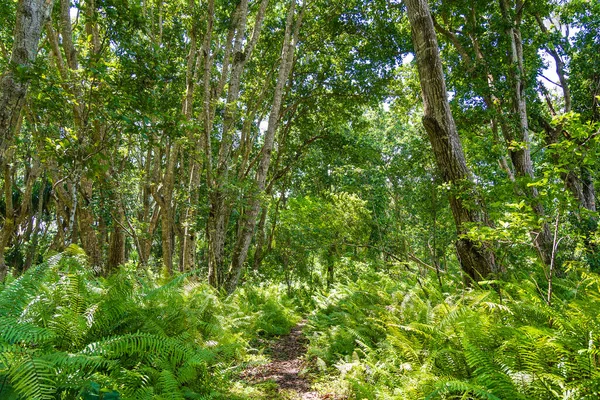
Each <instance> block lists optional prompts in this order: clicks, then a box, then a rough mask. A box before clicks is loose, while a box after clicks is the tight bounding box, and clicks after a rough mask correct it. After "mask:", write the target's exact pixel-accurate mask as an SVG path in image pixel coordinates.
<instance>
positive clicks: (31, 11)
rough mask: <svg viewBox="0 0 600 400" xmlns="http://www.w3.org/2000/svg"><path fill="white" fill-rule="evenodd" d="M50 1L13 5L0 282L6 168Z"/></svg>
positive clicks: (0, 276) (9, 213)
mask: <svg viewBox="0 0 600 400" xmlns="http://www.w3.org/2000/svg"><path fill="white" fill-rule="evenodd" d="M53 4H54V1H53V0H20V1H19V3H18V5H17V14H16V23H15V30H14V41H13V47H12V53H11V57H10V61H9V66H8V70H7V71H5V72H4V73H3V74H2V76H1V77H0V168H1V169H2V171H3V173H4V195H5V199H6V211H5V216H4V225H3V227H2V233H1V234H0V282H2V281H4V277H5V276H6V263H5V259H4V248H5V247H6V246H7V245H8V242H9V240H10V238H11V236H12V235H13V229H14V227H15V215H14V213H15V210H14V206H13V204H12V177H11V168H10V166H9V164H10V162H11V161H12V160H11V156H12V153H13V151H12V150H11V146H12V145H13V143H12V142H13V137H14V135H15V131H16V130H17V129H18V127H19V126H20V123H21V118H22V114H21V112H22V110H23V104H24V101H25V96H26V95H27V88H28V86H29V81H30V77H31V71H30V68H31V66H32V64H33V62H34V61H35V59H36V56H37V53H38V44H39V41H40V36H41V34H42V29H43V27H44V24H45V22H46V20H47V19H48V17H49V15H50V12H51V11H52V6H53Z"/></svg>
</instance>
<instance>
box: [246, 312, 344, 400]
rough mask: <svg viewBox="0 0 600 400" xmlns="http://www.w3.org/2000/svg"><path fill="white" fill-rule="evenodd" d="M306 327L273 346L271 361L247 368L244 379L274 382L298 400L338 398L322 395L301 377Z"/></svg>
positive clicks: (296, 330) (270, 350) (298, 329)
mask: <svg viewBox="0 0 600 400" xmlns="http://www.w3.org/2000/svg"><path fill="white" fill-rule="evenodd" d="M302 326H304V322H301V323H299V324H298V325H296V326H295V327H294V328H292V330H291V332H290V334H289V335H286V336H282V337H281V338H280V339H279V340H277V341H276V342H275V343H273V345H271V347H270V349H269V352H270V354H271V362H269V363H268V364H264V365H259V366H255V367H252V368H249V369H247V370H246V371H245V372H244V373H243V374H242V377H243V378H244V379H245V380H247V381H248V382H250V383H262V382H266V381H274V382H275V383H277V385H278V386H279V391H280V392H284V393H286V394H287V395H288V396H290V395H291V396H292V399H294V400H322V399H334V397H333V396H331V395H320V394H319V393H318V392H316V391H313V390H311V387H310V386H311V385H310V382H309V381H308V380H307V379H306V378H305V377H303V376H301V375H300V372H301V371H302V368H303V367H304V360H303V359H302V357H303V356H304V354H305V353H306V343H307V340H306V338H305V337H304V335H303V334H302Z"/></svg>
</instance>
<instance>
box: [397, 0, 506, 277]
mask: <svg viewBox="0 0 600 400" xmlns="http://www.w3.org/2000/svg"><path fill="white" fill-rule="evenodd" d="M404 3H405V4H406V8H407V11H408V18H409V21H410V25H411V30H412V37H413V44H414V47H415V53H416V60H417V66H418V70H419V77H420V82H421V90H422V94H423V103H424V116H423V125H424V127H425V130H426V131H427V134H428V136H429V141H430V142H431V146H432V148H433V151H434V156H435V160H436V164H437V167H438V169H439V170H440V172H441V175H442V177H443V179H444V182H446V183H449V184H450V185H451V189H450V192H449V197H450V207H451V209H452V215H453V217H454V221H455V223H456V228H457V233H458V236H459V237H458V240H457V241H456V250H457V255H458V258H459V260H460V263H461V266H462V269H463V270H464V272H465V273H466V274H467V275H468V276H469V277H470V278H471V279H473V280H480V279H483V278H486V277H487V276H489V275H490V274H491V273H494V272H496V271H497V268H496V264H495V260H494V254H493V252H492V251H491V250H490V249H489V248H488V247H487V246H486V245H485V244H484V243H481V242H476V241H474V240H471V239H469V238H467V237H465V236H464V235H465V233H466V227H465V224H467V223H476V224H482V223H485V219H486V218H485V213H484V211H483V209H482V207H481V205H480V204H478V203H477V199H478V195H477V192H476V189H475V187H474V184H473V182H472V178H471V174H470V171H469V170H468V168H467V164H466V161H465V156H464V153H463V149H462V146H461V143H460V138H459V136H458V132H457V129H456V125H455V123H454V119H453V117H452V113H451V111H450V104H449V103H448V98H447V92H446V83H445V80H444V75H443V71H442V62H441V59H440V55H439V48H438V44H437V38H436V35H435V28H434V25H433V20H432V18H431V14H430V11H429V5H428V4H427V1H426V0H405V1H404ZM467 198H470V201H475V202H476V204H475V205H474V206H471V207H469V206H468V205H467V204H465V201H464V200H463V199H467Z"/></svg>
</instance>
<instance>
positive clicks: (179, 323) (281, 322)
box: [0, 252, 298, 400]
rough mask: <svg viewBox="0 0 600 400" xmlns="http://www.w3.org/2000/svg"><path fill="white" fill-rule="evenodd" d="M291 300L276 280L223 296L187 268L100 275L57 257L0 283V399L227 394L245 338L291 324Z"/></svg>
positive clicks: (242, 355) (279, 330)
mask: <svg viewBox="0 0 600 400" xmlns="http://www.w3.org/2000/svg"><path fill="white" fill-rule="evenodd" d="M74 253H77V252H74ZM280 299H283V300H282V301H279V300H280ZM291 307H292V304H291V302H290V301H289V300H285V295H284V294H283V291H282V290H280V289H279V288H278V287H276V286H271V287H249V286H248V287H244V288H242V289H241V290H239V291H238V292H237V293H236V294H235V295H234V296H230V297H229V298H226V299H224V298H222V297H220V296H218V294H217V293H216V292H215V290H214V289H212V288H211V287H210V286H208V285H206V284H201V283H197V282H195V281H194V280H193V279H190V277H189V276H187V275H181V276H178V277H176V278H173V279H169V280H163V279H161V278H160V277H158V276H154V275H153V274H151V273H149V272H140V271H137V270H136V269H135V268H133V267H123V268H122V269H121V270H120V271H119V272H118V273H116V274H114V275H112V276H111V277H109V278H97V277H94V276H93V275H92V273H91V272H90V270H89V268H87V267H85V262H84V261H83V260H82V259H80V258H78V256H77V255H76V254H72V255H67V254H64V255H57V256H54V257H52V258H51V259H49V260H48V262H46V263H44V264H42V265H40V266H37V267H35V268H33V269H31V270H29V271H28V272H27V273H25V274H24V275H22V276H21V277H20V278H18V279H16V280H13V281H11V282H9V283H7V284H6V285H5V287H4V288H3V290H2V291H0V398H2V399H6V400H10V399H78V398H82V399H161V398H165V399H167V398H168V399H219V398H222V399H229V398H232V396H231V395H229V394H228V390H229V387H230V380H231V379H233V377H235V376H236V373H237V372H239V369H240V367H241V366H242V365H243V360H244V358H245V356H246V354H247V348H248V343H249V342H250V341H252V340H253V338H255V337H257V336H258V335H261V336H265V335H266V336H269V335H279V334H285V333H287V332H289V329H290V328H291V326H293V324H294V323H295V322H296V321H297V320H298V317H297V316H296V314H295V313H294V311H293V310H292V308H291Z"/></svg>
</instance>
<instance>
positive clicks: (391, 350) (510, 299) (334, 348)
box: [305, 273, 600, 400]
mask: <svg viewBox="0 0 600 400" xmlns="http://www.w3.org/2000/svg"><path fill="white" fill-rule="evenodd" d="M536 279H537V278H536V277H535V276H519V277H515V278H514V279H512V280H507V281H497V282H485V283H482V285H481V286H480V287H478V288H476V289H467V290H464V288H463V285H462V284H460V282H447V284H446V285H445V288H444V291H442V290H440V288H439V286H438V284H437V282H436V281H435V280H433V279H432V280H431V281H427V280H426V281H424V282H423V283H422V286H420V285H418V284H416V282H415V280H414V278H413V277H410V276H400V277H395V278H394V279H392V278H391V277H389V276H388V275H385V274H370V275H368V276H365V277H363V278H362V279H359V280H358V281H357V282H354V283H348V284H338V285H336V286H335V287H334V288H333V289H332V290H331V291H330V292H329V293H328V294H322V295H318V296H316V297H315V303H316V309H315V311H314V312H313V313H312V315H311V316H310V318H309V323H308V325H307V326H306V330H305V331H306V334H307V336H308V337H309V339H310V347H309V356H310V357H311V358H312V359H313V361H314V365H315V366H316V367H318V368H319V369H321V374H322V375H325V376H326V375H335V376H337V385H338V386H339V387H341V388H344V389H345V390H347V392H348V393H349V394H350V397H351V398H356V399H398V400H400V399H577V400H581V399H598V398H600V368H599V366H600V347H599V344H598V343H599V341H600V316H599V311H600V277H599V276H598V275H594V274H585V273H584V274H576V273H571V274H570V275H569V277H568V278H564V279H557V280H556V281H555V284H554V286H555V293H554V296H553V299H552V303H551V304H548V303H547V302H546V301H545V300H544V299H545V298H546V297H545V293H543V291H542V289H540V288H541V287H542V286H541V282H538V281H536ZM329 384H331V382H329Z"/></svg>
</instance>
